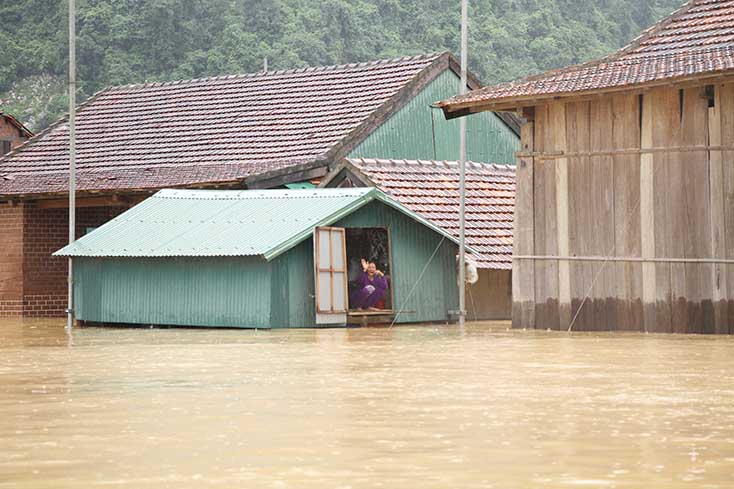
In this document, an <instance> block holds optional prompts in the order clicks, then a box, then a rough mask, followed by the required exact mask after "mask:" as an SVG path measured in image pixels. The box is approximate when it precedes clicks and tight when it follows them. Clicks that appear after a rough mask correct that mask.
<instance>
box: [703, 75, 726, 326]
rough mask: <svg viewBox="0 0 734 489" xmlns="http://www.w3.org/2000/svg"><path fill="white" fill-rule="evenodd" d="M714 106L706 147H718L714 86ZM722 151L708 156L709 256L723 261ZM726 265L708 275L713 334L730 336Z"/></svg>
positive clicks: (718, 95) (717, 103) (718, 94)
mask: <svg viewBox="0 0 734 489" xmlns="http://www.w3.org/2000/svg"><path fill="white" fill-rule="evenodd" d="M714 90H715V91H714V106H713V107H710V108H709V109H708V132H709V144H710V145H712V146H718V145H721V141H722V139H721V103H722V102H721V90H722V87H721V86H720V85H719V86H716V87H714ZM723 161H724V160H723V154H722V152H721V151H711V152H710V153H709V188H710V195H709V197H710V209H711V257H712V258H726V257H727V256H726V222H725V209H724V164H723ZM726 275H727V273H726V265H720V264H717V265H713V269H712V276H711V289H712V296H711V299H712V302H713V308H714V332H715V333H717V334H727V333H729V313H728V307H727V300H726V298H727V283H726Z"/></svg>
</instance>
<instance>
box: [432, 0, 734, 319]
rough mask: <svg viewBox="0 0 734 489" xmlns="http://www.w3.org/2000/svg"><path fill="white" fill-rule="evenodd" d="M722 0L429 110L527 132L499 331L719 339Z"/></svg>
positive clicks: (731, 118) (726, 41)
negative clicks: (505, 121) (627, 40)
mask: <svg viewBox="0 0 734 489" xmlns="http://www.w3.org/2000/svg"><path fill="white" fill-rule="evenodd" d="M732 9H734V2H732V1H731V0H693V1H690V2H688V3H687V4H686V5H684V6H683V7H682V8H681V9H679V10H678V11H676V12H675V13H673V14H672V15H671V16H670V17H669V18H667V19H664V20H663V21H661V22H660V23H658V24H656V25H655V26H653V27H651V28H650V29H648V30H647V31H646V32H644V33H643V34H642V35H641V36H640V37H639V38H637V39H636V40H634V41H633V42H632V43H631V44H629V45H628V46H626V47H625V48H623V49H622V50H621V51H619V52H617V53H615V54H613V55H611V56H608V57H606V58H603V59H600V60H597V61H593V62H590V63H586V64H583V65H579V66H571V67H568V68H565V69H561V70H556V71H552V72H549V73H545V74H542V75H537V76H533V77H530V78H527V79H525V80H520V81H517V82H513V83H507V84H502V85H498V86H492V87H487V88H483V89H480V90H475V91H472V92H470V93H468V94H467V95H465V96H460V97H455V98H452V99H450V100H446V101H444V102H442V103H441V104H440V105H441V106H442V107H443V109H444V111H445V113H446V115H447V117H449V118H454V117H461V116H465V115H467V114H472V113H479V112H483V111H498V110H500V111H502V110H504V111H513V112H516V113H518V114H520V115H522V117H524V118H525V119H526V120H527V121H528V122H527V123H526V124H525V125H524V126H523V127H522V149H521V153H520V154H519V159H518V164H517V178H516V188H517V196H516V204H515V234H514V260H513V288H514V293H513V324H514V326H515V327H520V328H543V329H545V328H551V329H561V330H604V331H607V330H630V331H647V332H677V333H734V29H732Z"/></svg>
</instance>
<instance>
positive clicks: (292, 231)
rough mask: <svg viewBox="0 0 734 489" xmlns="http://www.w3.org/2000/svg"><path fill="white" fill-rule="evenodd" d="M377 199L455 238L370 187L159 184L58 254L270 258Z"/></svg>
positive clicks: (448, 236) (57, 253) (57, 254)
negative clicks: (150, 193)
mask: <svg viewBox="0 0 734 489" xmlns="http://www.w3.org/2000/svg"><path fill="white" fill-rule="evenodd" d="M375 199H378V200H380V201H382V202H384V203H386V204H387V205H390V206H392V207H394V208H395V209H397V210H399V211H401V212H403V213H405V214H407V215H409V216H410V217H412V218H413V219H415V220H416V221H419V222H421V223H422V224H424V225H426V226H427V227H430V228H431V229H433V230H434V231H436V232H437V233H439V234H442V235H444V236H446V237H447V238H448V239H450V240H452V241H455V240H454V238H452V237H451V236H450V235H448V234H446V233H445V232H444V231H443V230H441V229H439V228H437V227H436V226H434V225H432V224H431V223H429V222H428V221H426V220H424V219H422V218H421V217H419V216H418V215H416V214H415V213H413V212H412V211H410V210H408V209H407V208H405V207H403V206H402V205H401V204H399V203H397V202H396V201H394V200H392V199H390V198H389V197H387V196H386V195H385V194H383V193H382V192H381V191H379V190H377V189H375V188H356V189H314V190H226V191H217V190H161V191H160V192H158V193H156V194H155V195H153V196H152V197H150V198H148V199H146V200H145V201H143V202H141V203H140V204H138V205H136V206H135V207H133V208H131V209H130V210H128V211H127V212H125V213H123V214H121V215H120V216H118V217H116V218H115V219H113V220H111V221H110V222H108V223H106V224H104V225H103V226H101V227H99V228H97V229H96V230H94V231H92V232H91V233H89V234H87V235H86V236H84V237H82V238H81V239H79V240H78V241H76V242H74V243H73V244H71V245H68V246H66V247H64V248H62V249H61V250H59V251H57V252H56V253H55V255H56V256H87V257H174V256H262V257H264V258H265V259H267V260H271V259H273V258H275V257H276V256H278V255H279V254H281V253H283V252H285V251H287V250H289V249H290V248H292V247H293V246H295V245H297V244H298V243H300V242H301V241H303V240H304V239H306V238H308V237H309V236H311V234H312V233H313V229H314V227H317V226H328V225H330V224H332V223H334V222H336V221H338V220H339V219H341V218H342V217H344V216H346V215H348V214H350V213H352V212H354V211H355V210H357V209H359V208H360V207H362V206H363V205H365V204H366V203H368V202H370V201H372V200H375Z"/></svg>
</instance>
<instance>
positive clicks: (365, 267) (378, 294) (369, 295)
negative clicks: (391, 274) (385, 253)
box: [351, 258, 387, 311]
mask: <svg viewBox="0 0 734 489" xmlns="http://www.w3.org/2000/svg"><path fill="white" fill-rule="evenodd" d="M386 290H387V280H386V279H385V274H384V273H382V272H381V271H380V270H378V269H377V266H376V265H375V264H374V263H373V262H368V261H367V260H365V259H364V258H362V274H361V275H360V276H359V278H358V279H357V289H356V290H355V291H354V293H353V294H352V297H351V305H352V307H353V308H355V309H356V310H358V311H362V310H364V309H367V310H368V311H379V309H378V308H376V307H375V305H376V304H377V303H378V302H380V301H381V300H382V298H383V297H384V296H385V291H386Z"/></svg>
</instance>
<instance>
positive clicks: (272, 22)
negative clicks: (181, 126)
mask: <svg viewBox="0 0 734 489" xmlns="http://www.w3.org/2000/svg"><path fill="white" fill-rule="evenodd" d="M681 3H682V0H595V1H589V0H470V17H471V24H470V53H471V54H470V68H471V69H472V70H473V71H474V72H475V73H477V74H478V75H479V76H480V78H481V79H482V81H483V82H484V83H493V82H500V81H507V80H511V79H515V78H519V77H522V76H525V75H528V74H531V73H537V72H540V71H544V70H547V69H551V68H556V67H560V66H565V65H568V64H573V63H578V62H582V61H586V60H588V59H592V58H596V57H599V56H603V55H605V54H607V53H609V52H611V51H613V50H615V49H617V48H618V47H620V46H622V45H624V44H625V43H627V42H628V41H629V40H631V39H632V38H634V37H636V36H637V35H638V33H639V32H640V31H641V30H642V29H644V28H646V27H647V26H649V25H651V24H652V23H654V22H655V21H657V20H658V19H659V18H661V17H663V16H664V15H667V14H668V13H670V12H671V11H673V10H674V9H675V8H677V7H678V6H680V4H681ZM66 8H67V4H66V2H65V1H59V0H15V1H13V2H3V3H2V4H1V5H0V25H2V26H3V30H2V31H0V53H2V62H0V101H1V102H2V110H3V111H6V112H10V113H13V114H14V115H16V116H17V117H19V118H20V119H22V120H24V121H26V122H27V123H28V125H29V126H30V127H31V128H32V129H34V130H39V129H42V128H43V127H45V126H46V125H48V124H49V123H51V122H53V120H55V119H56V118H57V117H59V116H60V115H62V114H63V113H64V112H65V110H66V104H67V99H66V96H65V95H64V91H65V77H66V65H67V53H66V49H67V32H66V29H67V17H66V16H67V11H66ZM459 11H460V2H459V0H317V1H316V0H185V1H184V0H77V12H78V21H77V23H78V26H77V27H78V41H77V42H78V48H77V60H78V61H77V62H78V78H79V94H78V99H79V100H83V99H85V98H86V97H88V96H89V95H91V94H92V93H94V92H95V91H97V90H99V89H101V88H103V87H105V86H108V85H119V84H127V83H139V82H145V81H163V80H174V79H185V78H198V77H204V76H211V75H219V74H232V73H244V72H253V71H259V70H261V69H262V66H263V59H264V58H267V59H268V65H269V67H270V69H288V68H298V67H303V66H315V65H329V64H338V63H347V62H355V61H365V60H370V59H378V58H386V57H395V56H404V55H411V54H418V53H424V52H434V51H443V50H451V51H453V52H455V53H457V52H458V46H459Z"/></svg>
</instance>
